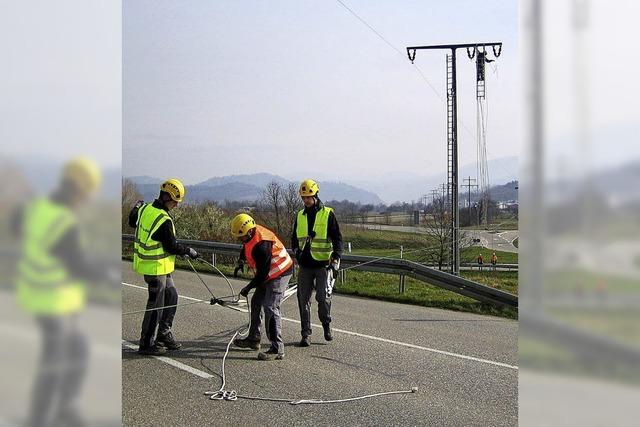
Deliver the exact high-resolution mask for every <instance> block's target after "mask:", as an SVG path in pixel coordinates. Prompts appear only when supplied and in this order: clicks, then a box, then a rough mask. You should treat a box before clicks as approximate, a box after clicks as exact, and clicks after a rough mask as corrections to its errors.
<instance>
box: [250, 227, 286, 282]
mask: <svg viewBox="0 0 640 427" xmlns="http://www.w3.org/2000/svg"><path fill="white" fill-rule="evenodd" d="M264 241H269V242H272V243H273V244H272V245H271V265H270V266H269V275H268V276H267V281H269V280H273V279H277V278H278V277H280V276H282V274H283V273H284V272H285V271H287V270H288V269H289V268H291V266H292V265H293V260H292V259H291V257H290V256H289V254H288V253H287V249H286V248H285V247H284V245H283V244H282V242H281V241H280V239H278V236H276V235H275V234H274V233H273V232H272V231H271V230H269V229H268V228H266V227H263V226H261V225H256V231H255V233H254V234H253V237H252V238H251V240H249V241H248V242H247V243H245V244H244V245H243V248H244V257H245V259H246V260H247V264H249V267H251V268H253V269H254V270H255V269H256V261H255V260H254V259H253V255H252V253H251V252H252V251H253V248H254V247H255V246H256V245H257V244H258V243H260V242H264Z"/></svg>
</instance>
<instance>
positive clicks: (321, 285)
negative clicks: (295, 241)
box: [297, 267, 331, 337]
mask: <svg viewBox="0 0 640 427" xmlns="http://www.w3.org/2000/svg"><path fill="white" fill-rule="evenodd" d="M327 274H328V273H327V269H326V268H325V267H320V268H305V267H300V273H299V274H298V293H297V296H298V308H299V309H300V324H301V326H302V331H301V333H302V336H303V337H308V336H309V335H311V293H312V292H313V291H314V290H315V291H316V301H317V302H318V317H319V318H320V322H321V323H322V324H329V323H331V297H328V296H327Z"/></svg>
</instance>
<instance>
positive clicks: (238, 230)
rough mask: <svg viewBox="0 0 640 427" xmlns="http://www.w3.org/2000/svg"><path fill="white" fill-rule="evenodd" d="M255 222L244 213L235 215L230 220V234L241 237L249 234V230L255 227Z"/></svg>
mask: <svg viewBox="0 0 640 427" xmlns="http://www.w3.org/2000/svg"><path fill="white" fill-rule="evenodd" d="M255 226H256V222H255V221H254V220H253V218H251V216H250V215H247V214H246V213H241V214H238V215H236V216H235V217H234V218H233V219H232V220H231V235H232V236H233V237H243V236H246V235H247V234H249V230H251V229H253V228H255Z"/></svg>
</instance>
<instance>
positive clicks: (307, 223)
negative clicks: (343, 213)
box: [291, 179, 342, 347]
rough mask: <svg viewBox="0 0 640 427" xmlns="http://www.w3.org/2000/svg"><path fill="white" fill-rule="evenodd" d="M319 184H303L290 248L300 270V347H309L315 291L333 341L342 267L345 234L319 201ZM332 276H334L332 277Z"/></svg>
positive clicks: (307, 181) (323, 323) (328, 336)
mask: <svg viewBox="0 0 640 427" xmlns="http://www.w3.org/2000/svg"><path fill="white" fill-rule="evenodd" d="M318 190H319V188H318V184H317V183H316V182H315V181H313V180H311V179H307V180H305V181H303V182H302V184H300V190H299V193H300V197H302V202H303V203H304V209H301V210H300V211H299V212H298V214H297V216H296V221H295V224H294V226H293V235H292V236H291V248H292V249H293V250H294V253H295V256H296V260H297V261H298V265H299V266H300V274H299V276H298V291H297V296H298V308H299V310H300V323H301V327H302V331H301V334H302V340H301V341H300V347H308V346H309V345H310V341H309V336H310V335H311V294H312V292H313V291H314V290H315V291H316V301H317V302H318V317H319V318H320V322H321V323H322V328H323V329H324V338H325V340H327V341H331V340H333V335H332V333H331V326H330V324H331V296H330V295H331V291H332V290H331V289H329V287H330V286H331V285H332V282H331V280H328V279H330V278H331V277H335V276H334V275H335V273H336V272H337V270H338V267H339V260H340V255H341V254H342V234H341V233H340V227H339V226H338V220H337V219H336V216H335V214H334V212H333V209H331V208H330V207H327V206H325V205H324V204H323V203H322V202H321V201H320V199H319V198H318ZM329 275H331V276H329Z"/></svg>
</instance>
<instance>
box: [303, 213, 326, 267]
mask: <svg viewBox="0 0 640 427" xmlns="http://www.w3.org/2000/svg"><path fill="white" fill-rule="evenodd" d="M331 212H333V209H331V208H329V207H326V206H324V207H323V208H322V209H320V210H319V211H318V212H316V219H315V222H314V223H313V231H314V232H315V233H316V235H315V237H313V238H311V237H309V225H308V222H307V215H305V213H304V209H301V210H300V211H298V218H297V227H296V237H297V238H298V242H299V243H301V242H303V241H304V243H301V246H300V249H302V250H304V247H305V246H306V245H307V243H308V241H311V257H312V258H313V259H315V260H316V261H329V259H330V258H331V252H333V245H332V244H331V240H330V239H329V238H328V236H327V234H328V229H329V214H330V213H331Z"/></svg>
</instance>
